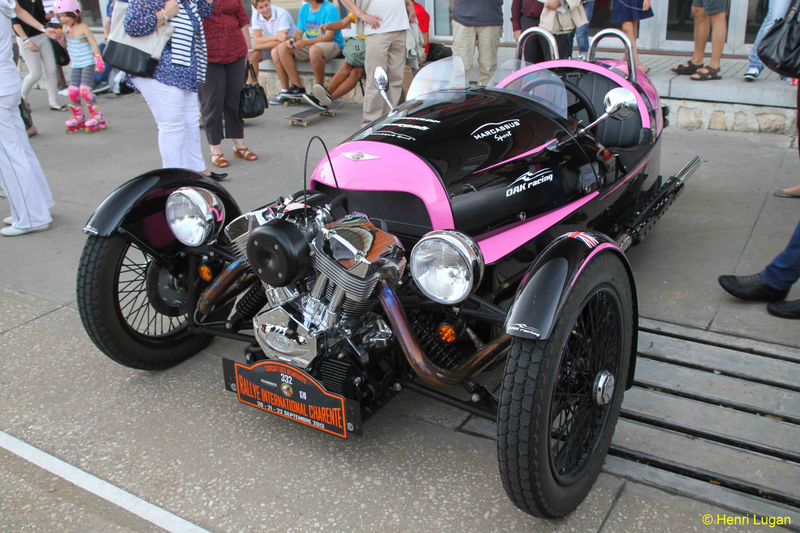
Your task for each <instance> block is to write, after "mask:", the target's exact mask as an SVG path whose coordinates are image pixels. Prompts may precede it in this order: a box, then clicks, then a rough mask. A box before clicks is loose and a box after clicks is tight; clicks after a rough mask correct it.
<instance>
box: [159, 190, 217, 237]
mask: <svg viewBox="0 0 800 533" xmlns="http://www.w3.org/2000/svg"><path fill="white" fill-rule="evenodd" d="M166 211H167V223H168V224H169V229H171V230H172V233H173V234H174V235H175V237H177V239H178V240H179V241H181V242H182V243H183V244H185V245H186V246H200V245H202V244H205V243H207V242H208V241H209V240H211V239H212V238H215V237H216V236H217V234H218V233H219V230H220V229H221V228H222V222H223V221H224V220H225V206H224V205H222V202H220V200H219V198H218V197H217V195H216V194H214V193H211V192H209V191H207V190H205V189H199V188H195V187H181V188H180V189H178V190H177V191H175V192H173V193H172V194H170V195H169V198H168V199H167V210H166Z"/></svg>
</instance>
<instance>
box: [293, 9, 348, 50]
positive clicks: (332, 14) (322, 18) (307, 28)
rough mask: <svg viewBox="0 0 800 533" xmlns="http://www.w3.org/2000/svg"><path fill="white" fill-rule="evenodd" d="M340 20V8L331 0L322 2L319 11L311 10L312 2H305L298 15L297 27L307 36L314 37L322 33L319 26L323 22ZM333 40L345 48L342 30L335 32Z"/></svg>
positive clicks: (328, 22)
mask: <svg viewBox="0 0 800 533" xmlns="http://www.w3.org/2000/svg"><path fill="white" fill-rule="evenodd" d="M338 21H339V10H338V9H336V6H334V5H333V4H331V3H330V2H322V5H321V6H319V9H317V12H316V13H315V12H313V11H311V4H310V3H305V4H303V7H301V8H300V15H298V17H297V29H298V30H301V31H303V32H305V34H306V37H308V38H309V39H314V38H315V37H319V36H320V35H322V32H320V31H319V27H320V26H322V25H323V24H330V23H331V22H338ZM333 42H335V43H336V44H338V45H339V48H344V38H343V37H342V32H341V31H339V30H337V31H335V32H334V33H333Z"/></svg>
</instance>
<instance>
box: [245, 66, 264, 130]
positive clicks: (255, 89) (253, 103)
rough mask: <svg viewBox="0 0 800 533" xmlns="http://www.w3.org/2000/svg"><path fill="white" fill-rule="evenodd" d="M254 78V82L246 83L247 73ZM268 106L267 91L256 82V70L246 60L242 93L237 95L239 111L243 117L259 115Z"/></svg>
mask: <svg viewBox="0 0 800 533" xmlns="http://www.w3.org/2000/svg"><path fill="white" fill-rule="evenodd" d="M248 72H249V73H250V75H251V76H252V77H253V79H254V80H255V83H247V73H248ZM267 107H269V104H268V103H267V93H266V91H265V90H264V88H263V87H262V86H261V84H260V83H258V77H256V71H255V69H254V68H253V65H251V64H250V61H248V62H247V68H246V69H245V71H244V87H242V95H241V96H240V97H239V113H241V114H242V117H244V118H255V117H260V116H261V115H263V114H264V111H265V110H266V109H267Z"/></svg>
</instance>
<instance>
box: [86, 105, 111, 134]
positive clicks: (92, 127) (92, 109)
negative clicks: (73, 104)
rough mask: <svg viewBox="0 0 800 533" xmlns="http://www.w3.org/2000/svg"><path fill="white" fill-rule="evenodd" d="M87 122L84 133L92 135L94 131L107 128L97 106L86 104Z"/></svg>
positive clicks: (106, 123) (106, 122)
mask: <svg viewBox="0 0 800 533" xmlns="http://www.w3.org/2000/svg"><path fill="white" fill-rule="evenodd" d="M86 107H87V108H89V120H87V121H86V133H94V132H96V131H100V130H104V129H106V128H107V127H108V121H107V120H106V119H105V117H104V116H103V113H101V112H100V107H99V106H98V105H97V104H88V105H87V106H86Z"/></svg>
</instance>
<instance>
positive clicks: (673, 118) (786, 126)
mask: <svg viewBox="0 0 800 533" xmlns="http://www.w3.org/2000/svg"><path fill="white" fill-rule="evenodd" d="M661 105H662V106H667V107H669V109H670V114H669V123H670V127H674V128H679V129H683V130H700V129H702V130H717V131H743V132H751V133H778V134H783V135H797V110H795V109H787V108H784V107H766V106H754V105H744V104H721V103H716V102H698V101H695V100H674V99H671V98H662V99H661Z"/></svg>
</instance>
